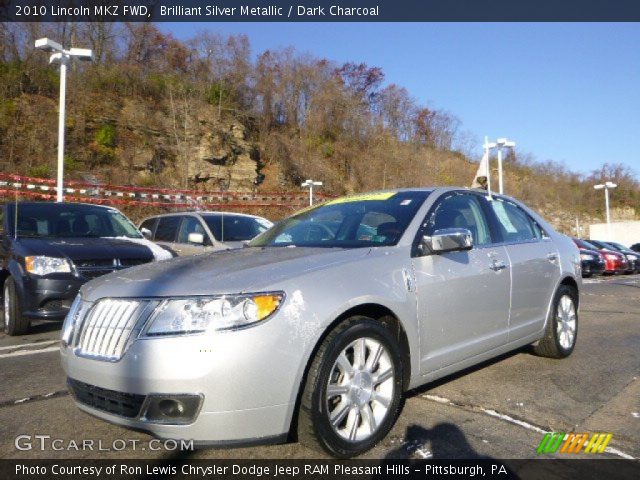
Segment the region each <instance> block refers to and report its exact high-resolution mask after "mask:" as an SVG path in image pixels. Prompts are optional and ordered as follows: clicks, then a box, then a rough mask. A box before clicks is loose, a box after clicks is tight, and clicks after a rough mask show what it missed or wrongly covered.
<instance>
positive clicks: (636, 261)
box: [599, 242, 640, 273]
mask: <svg viewBox="0 0 640 480" xmlns="http://www.w3.org/2000/svg"><path fill="white" fill-rule="evenodd" d="M599 243H605V244H607V245H609V246H611V248H613V249H614V250H615V251H616V252H620V253H622V254H623V255H624V256H625V257H627V261H628V262H629V273H638V272H640V254H639V253H638V252H635V251H633V250H631V249H630V248H629V247H625V246H624V245H622V244H621V243H618V242H599Z"/></svg>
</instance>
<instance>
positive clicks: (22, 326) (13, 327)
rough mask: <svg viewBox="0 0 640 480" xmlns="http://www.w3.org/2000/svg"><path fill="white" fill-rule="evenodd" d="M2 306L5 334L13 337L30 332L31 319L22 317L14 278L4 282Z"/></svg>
mask: <svg viewBox="0 0 640 480" xmlns="http://www.w3.org/2000/svg"><path fill="white" fill-rule="evenodd" d="M2 305H3V308H2V311H3V314H4V331H5V333H6V334H7V335H11V336H14V335H24V334H25V333H27V331H28V330H29V319H28V318H25V317H24V316H23V315H22V307H21V304H20V299H19V297H18V290H17V289H16V283H15V281H14V280H13V278H12V277H8V278H7V279H6V280H5V281H4V295H3V300H2Z"/></svg>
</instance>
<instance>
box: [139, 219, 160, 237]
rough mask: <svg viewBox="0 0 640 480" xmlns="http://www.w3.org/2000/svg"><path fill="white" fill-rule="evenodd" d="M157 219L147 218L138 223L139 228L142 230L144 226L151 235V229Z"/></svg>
mask: <svg viewBox="0 0 640 480" xmlns="http://www.w3.org/2000/svg"><path fill="white" fill-rule="evenodd" d="M157 221H158V219H157V218H147V219H146V220H145V221H144V222H142V223H141V224H140V230H142V229H143V228H146V229H147V230H149V231H150V232H151V235H153V230H154V228H155V226H156V222H157Z"/></svg>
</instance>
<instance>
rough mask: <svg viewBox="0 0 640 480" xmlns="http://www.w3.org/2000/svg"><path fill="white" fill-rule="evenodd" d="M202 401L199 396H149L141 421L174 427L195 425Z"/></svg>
mask: <svg viewBox="0 0 640 480" xmlns="http://www.w3.org/2000/svg"><path fill="white" fill-rule="evenodd" d="M202 400H203V396H202V395H198V394H194V395H189V394H179V395H149V396H148V397H147V401H146V402H145V406H144V407H143V409H142V415H141V420H143V421H146V422H150V423H164V424H174V425H185V424H188V423H193V421H194V420H195V418H196V417H197V415H198V412H199V411H200V406H201V405H202Z"/></svg>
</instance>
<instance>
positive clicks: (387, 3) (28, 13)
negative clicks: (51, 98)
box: [0, 0, 640, 22]
mask: <svg viewBox="0 0 640 480" xmlns="http://www.w3.org/2000/svg"><path fill="white" fill-rule="evenodd" d="M0 21H10V22H88V21H90V22H149V21H153V22H425V21H440V22H453V21H462V22H471V21H475V22H479V21H481V22H505V21H517V22H522V21H536V22H537V21H575V22H585V21H588V22H603V21H614V22H621V21H640V2H639V1H637V0H560V1H558V0H211V1H202V0H48V1H42V0H0Z"/></svg>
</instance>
